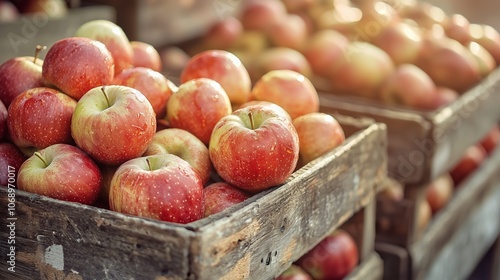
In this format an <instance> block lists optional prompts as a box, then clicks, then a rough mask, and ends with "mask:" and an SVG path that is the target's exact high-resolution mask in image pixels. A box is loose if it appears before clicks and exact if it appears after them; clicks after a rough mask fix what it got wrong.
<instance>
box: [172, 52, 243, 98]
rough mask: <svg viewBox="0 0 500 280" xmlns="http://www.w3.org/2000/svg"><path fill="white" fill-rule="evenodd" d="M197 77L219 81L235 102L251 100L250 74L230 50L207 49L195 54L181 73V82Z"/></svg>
mask: <svg viewBox="0 0 500 280" xmlns="http://www.w3.org/2000/svg"><path fill="white" fill-rule="evenodd" d="M197 78H209V79H212V80H215V81H216V82H218V83H219V84H220V85H221V86H222V88H223V89H224V91H225V92H226V93H227V95H228V96H229V100H231V103H233V104H241V103H245V102H247V101H250V98H251V93H250V91H251V86H252V85H251V81H250V75H249V74H248V71H247V69H245V66H243V64H242V63H241V61H240V60H239V58H238V57H236V56H235V55H234V54H232V53H230V52H228V51H224V50H207V51H203V52H201V53H198V54H197V55H195V56H193V57H192V58H191V59H190V60H189V61H188V63H187V65H186V67H185V68H184V70H183V71H182V73H181V83H185V82H187V81H190V80H193V79H197Z"/></svg>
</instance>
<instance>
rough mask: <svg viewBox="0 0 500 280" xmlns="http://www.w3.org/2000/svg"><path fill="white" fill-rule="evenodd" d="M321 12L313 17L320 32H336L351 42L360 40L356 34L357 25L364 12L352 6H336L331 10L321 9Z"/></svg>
mask: <svg viewBox="0 0 500 280" xmlns="http://www.w3.org/2000/svg"><path fill="white" fill-rule="evenodd" d="M319 10H320V12H319V14H317V15H316V16H315V15H314V14H313V17H314V18H315V19H316V20H315V23H316V26H317V29H318V30H327V29H331V30H335V31H337V32H339V33H341V34H342V35H344V36H345V37H346V38H348V39H349V40H359V36H358V35H357V34H356V32H355V26H356V23H357V22H359V20H360V19H361V16H362V14H363V13H362V12H361V10H360V9H359V8H357V7H354V6H352V5H340V6H337V5H335V7H334V8H330V9H326V10H325V9H323V8H321V9H319Z"/></svg>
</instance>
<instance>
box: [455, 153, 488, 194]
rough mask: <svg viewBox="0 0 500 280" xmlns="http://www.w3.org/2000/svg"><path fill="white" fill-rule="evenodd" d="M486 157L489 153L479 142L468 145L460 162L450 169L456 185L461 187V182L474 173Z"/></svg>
mask: <svg viewBox="0 0 500 280" xmlns="http://www.w3.org/2000/svg"><path fill="white" fill-rule="evenodd" d="M486 157H487V153H486V151H485V150H484V148H483V147H482V146H481V145H479V144H477V145H472V146H470V147H468V148H467V149H466V150H465V152H464V154H463V155H462V157H461V158H460V160H459V162H458V163H457V164H456V165H455V166H454V167H453V168H452V169H451V171H450V175H451V177H452V178H453V183H454V185H455V187H459V186H460V183H461V182H462V181H463V180H464V179H465V178H467V177H468V176H469V175H470V174H471V173H473V172H474V171H475V170H476V169H477V168H478V167H479V166H480V165H481V164H482V163H483V161H484V160H485V159H486Z"/></svg>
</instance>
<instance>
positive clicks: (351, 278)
mask: <svg viewBox="0 0 500 280" xmlns="http://www.w3.org/2000/svg"><path fill="white" fill-rule="evenodd" d="M383 276H384V264H383V262H382V259H381V258H380V256H379V255H378V254H377V253H372V254H370V256H369V257H368V258H367V260H366V261H364V262H362V263H361V264H360V265H358V266H357V267H356V269H354V270H353V271H352V272H351V273H350V274H349V275H347V276H346V277H345V278H344V280H380V279H382V277H383Z"/></svg>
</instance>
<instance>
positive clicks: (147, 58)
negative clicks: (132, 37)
mask: <svg viewBox="0 0 500 280" xmlns="http://www.w3.org/2000/svg"><path fill="white" fill-rule="evenodd" d="M130 46H131V47H132V52H133V56H132V66H133V67H146V68H149V69H151V70H154V71H157V72H160V71H161V69H162V62H161V57H160V53H159V52H158V51H157V50H156V49H155V47H153V46H152V45H150V44H148V43H145V42H140V41H131V42H130Z"/></svg>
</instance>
